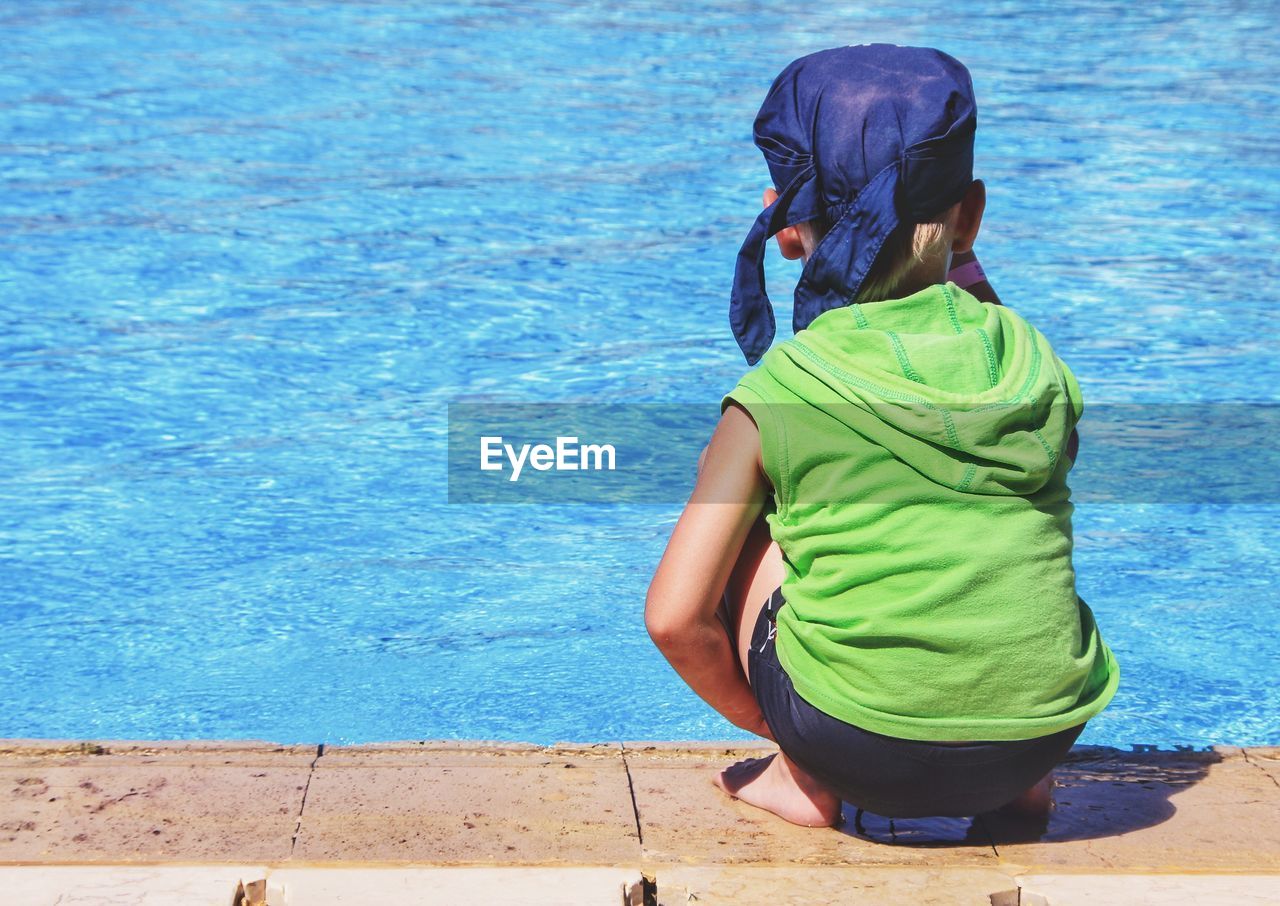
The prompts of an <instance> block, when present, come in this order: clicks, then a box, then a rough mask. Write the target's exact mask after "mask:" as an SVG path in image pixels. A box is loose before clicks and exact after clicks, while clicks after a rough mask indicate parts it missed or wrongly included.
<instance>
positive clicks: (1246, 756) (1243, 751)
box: [1240, 746, 1280, 787]
mask: <svg viewBox="0 0 1280 906" xmlns="http://www.w3.org/2000/svg"><path fill="white" fill-rule="evenodd" d="M1240 752H1241V754H1243V755H1244V760H1245V761H1246V762H1248V763H1249V764H1251V765H1253V766H1254V767H1255V768H1257V769H1258V770H1259V771H1262V773H1263V775H1264V776H1266V778H1267V779H1268V780H1270V781H1271V782H1272V783H1274V784H1275V785H1276V786H1277V787H1280V780H1277V779H1276V778H1275V777H1272V776H1271V772H1270V771H1268V770H1267V769H1266V768H1264V767H1263V766H1262V765H1260V764H1258V763H1257V762H1256V761H1254V760H1253V759H1252V758H1250V757H1249V749H1248V747H1247V746H1241V747H1240Z"/></svg>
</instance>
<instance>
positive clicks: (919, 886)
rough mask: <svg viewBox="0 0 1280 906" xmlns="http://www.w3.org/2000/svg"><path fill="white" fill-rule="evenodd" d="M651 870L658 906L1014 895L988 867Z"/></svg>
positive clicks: (968, 899) (807, 905) (810, 904)
mask: <svg viewBox="0 0 1280 906" xmlns="http://www.w3.org/2000/svg"><path fill="white" fill-rule="evenodd" d="M654 872H655V874H656V876H657V878H658V885H657V893H658V906H691V904H697V906H747V904H762V906H763V904H768V906H814V904H819V903H839V904H842V906H843V904H850V906H885V904H892V903H909V904H911V906H966V904H971V906H991V895H992V894H993V893H1002V892H1014V895H1015V899H1014V900H1013V903H1014V904H1017V899H1016V891H1017V887H1016V884H1015V882H1014V880H1013V879H1012V878H1011V877H1010V876H1009V875H1007V874H1004V873H1002V872H1000V871H997V870H994V869H990V868H963V867H947V868H933V867H929V866H920V867H918V868H886V867H875V868H869V867H865V866H860V867H856V868H855V867H852V866H833V867H811V868H803V869H801V868H798V867H796V866H785V867H779V866H745V865H715V866H691V865H673V866H661V867H658V868H656V869H654ZM1115 902H1119V901H1115ZM1053 906H1058V904H1057V901H1054V903H1053ZM1090 906H1099V904H1098V903H1096V902H1095V903H1092V904H1090Z"/></svg>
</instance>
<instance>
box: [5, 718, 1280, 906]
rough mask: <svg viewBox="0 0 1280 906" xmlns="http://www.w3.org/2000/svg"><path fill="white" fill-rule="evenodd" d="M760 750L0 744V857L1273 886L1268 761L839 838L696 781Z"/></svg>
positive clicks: (1198, 757)
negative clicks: (1195, 880)
mask: <svg viewBox="0 0 1280 906" xmlns="http://www.w3.org/2000/svg"><path fill="white" fill-rule="evenodd" d="M771 751H773V749H772V748H771V747H770V746H769V745H767V744H763V743H762V744H760V745H751V744H747V745H743V744H739V743H729V744H715V743H661V744H659V743H643V742H639V743H637V742H628V743H608V744H600V745H590V744H581V745H561V746H554V747H543V746H535V745H511V744H486V743H478V742H466V741H464V742H430V743H395V744H387V745H377V746H353V747H322V748H317V747H314V746H278V745H272V744H269V743H257V744H254V743H216V744H209V743H189V744H184V743H151V742H126V743H116V742H106V743H97V742H93V743H81V742H76V741H70V742H66V743H43V742H39V741H2V740H0V863H9V864H10V865H13V864H37V865H38V864H46V865H59V864H60V865H76V864H79V863H94V862H99V863H101V862H118V863H176V862H183V863H190V862H226V863H232V864H237V863H238V864H251V865H253V864H258V865H267V866H268V867H269V869H270V870H273V871H279V870H282V869H284V868H294V867H298V868H303V867H308V866H311V867H316V866H330V867H334V866H341V865H345V866H347V867H350V868H356V867H373V866H375V865H387V866H391V867H393V866H397V865H399V866H418V867H423V866H492V867H515V866H531V867H532V866H548V867H551V866H565V867H583V868H585V867H593V866H594V867H614V868H623V869H626V870H628V871H630V870H632V869H640V868H643V869H644V871H645V872H647V873H649V874H651V875H652V873H653V871H654V870H655V867H657V868H658V869H660V870H661V871H663V872H667V876H666V879H665V880H666V882H667V883H670V882H671V877H672V875H671V874H670V873H671V872H674V871H676V870H677V869H679V870H680V871H684V870H685V869H689V870H692V869H700V870H701V869H705V870H706V871H705V872H704V873H703V874H701V875H698V874H686V875H677V876H676V877H687V878H688V879H689V884H690V885H693V886H692V887H690V888H689V889H691V890H694V889H696V888H697V885H698V884H702V883H706V879H707V878H711V879H713V880H714V879H715V878H725V879H727V880H724V881H723V882H719V881H717V882H716V883H717V884H720V883H722V884H723V885H724V886H725V888H726V889H733V884H736V883H738V882H737V881H734V880H733V878H735V877H737V875H733V874H732V873H729V874H716V872H729V870H730V869H744V870H745V869H748V868H750V869H760V870H761V871H763V870H764V869H767V868H776V869H778V870H779V871H780V872H781V874H777V873H775V874H774V875H770V874H768V873H767V872H765V873H762V874H756V875H751V877H755V878H758V879H763V880H768V879H770V878H775V877H776V878H782V877H784V876H789V877H791V878H793V879H797V878H799V879H810V880H805V881H804V883H805V884H809V883H812V884H816V885H821V884H826V883H827V881H825V880H821V878H830V879H837V877H838V872H837V874H830V873H829V872H828V869H830V870H839V869H843V868H853V867H859V868H861V869H864V870H866V871H873V870H874V871H880V870H882V869H888V868H900V869H903V870H905V871H909V872H917V874H916V875H913V877H917V878H924V879H925V880H926V881H927V879H928V878H930V877H932V875H929V874H928V873H929V872H936V871H944V872H946V876H947V877H948V878H950V877H955V878H957V879H964V878H968V879H970V880H973V879H977V880H981V881H983V883H985V881H986V879H987V878H988V876H987V875H984V874H983V872H987V871H993V872H997V873H999V874H1001V875H1003V876H1005V877H1007V878H1013V877H1015V876H1024V875H1025V876H1028V877H1036V878H1040V879H1045V878H1057V877H1059V876H1064V877H1065V876H1069V875H1073V874H1077V873H1078V874H1080V875H1081V876H1085V875H1102V874H1105V875H1108V876H1110V875H1113V874H1132V873H1156V874H1160V873H1162V872H1166V873H1176V872H1191V873H1199V874H1201V875H1206V876H1207V875H1227V874H1236V875H1241V876H1243V875H1246V874H1248V875H1262V874H1265V873H1274V874H1275V876H1277V878H1278V879H1280V749H1275V748H1271V749H1249V750H1241V749H1238V748H1232V747H1222V748H1219V749H1215V750H1213V751H1210V752H1191V751H1185V752H1183V751H1178V752H1169V751H1162V752H1137V753H1130V752H1121V751H1118V750H1115V749H1107V748H1100V747H1092V746H1082V747H1077V748H1076V749H1074V750H1073V751H1072V753H1071V754H1070V755H1069V756H1068V759H1067V761H1066V763H1065V764H1064V765H1063V766H1062V767H1060V768H1059V770H1058V772H1057V783H1058V787H1057V789H1056V790H1055V796H1056V799H1057V803H1058V804H1057V807H1056V809H1055V810H1054V811H1053V813H1052V814H1051V815H1050V816H1049V818H1048V820H1046V821H1043V822H1039V823H1035V822H1026V821H1022V822H1016V823H1015V822H1011V821H1006V820H1002V819H998V818H996V817H994V816H990V815H988V816H981V817H979V818H972V819H968V818H966V819H918V820H915V819H912V820H907V819H904V820H900V821H890V820H889V819H887V818H884V817H881V816H877V815H872V814H870V813H864V815H863V816H862V821H861V827H858V826H855V825H854V822H853V815H852V810H851V809H847V810H846V823H845V825H844V827H842V828H839V829H827V828H822V829H810V828H800V827H795V826H793V825H790V824H788V823H786V822H785V821H782V820H781V819H778V818H776V817H774V816H772V815H769V814H767V813H765V812H762V811H759V810H757V809H754V808H752V807H750V806H748V805H746V804H744V803H742V802H740V801H737V800H734V799H731V798H729V797H727V796H725V795H724V794H723V793H722V792H721V791H720V790H719V789H717V788H716V787H714V786H713V785H712V783H711V778H712V776H713V775H714V773H715V771H716V770H718V769H720V768H723V767H725V766H726V765H728V764H730V763H732V762H733V761H735V760H738V759H739V758H742V757H754V756H759V755H761V754H764V753H767V752H771ZM798 866H804V867H805V870H804V871H803V872H799V873H797V871H796V870H795V869H796V868H797V867H798ZM819 868H821V869H823V870H822V871H818V870H817V869H819ZM59 870H61V869H59ZM919 872H924V874H919ZM819 876H821V878H820V877H819ZM384 877H390V876H389V875H388V876H384ZM744 877H745V876H744ZM878 877H879V878H880V879H881V880H882V881H884V882H885V883H890V884H897V883H899V882H901V883H903V884H907V883H915V882H914V881H912V882H908V881H907V880H903V879H901V878H896V877H895V876H893V875H891V874H882V875H878ZM906 877H907V876H903V878H906ZM1161 877H1163V875H1162V876H1161ZM699 879H702V880H699ZM763 880H762V883H763ZM834 882H835V881H834V880H833V881H832V883H834ZM1046 883H1047V882H1046ZM1055 883H1057V882H1055ZM1064 883H1065V882H1064ZM1162 883H1163V881H1162ZM659 889H664V888H663V880H662V879H661V878H660V880H659ZM702 889H703V890H704V893H705V894H706V896H708V897H709V896H712V895H713V894H714V895H719V894H718V893H717V892H716V891H715V890H714V889H710V888H705V887H704V888H702ZM798 889H799V888H798ZM823 889H825V888H823ZM1064 889H1066V888H1064ZM1224 889H1225V888H1224ZM1232 889H1233V890H1234V889H1235V888H1232ZM988 892H990V891H988ZM1062 895H1064V896H1065V894H1062ZM1072 895H1074V894H1072ZM818 901H821V897H819V899H818ZM14 902H18V901H14ZM1241 902H1248V900H1247V899H1246V900H1241ZM1054 906H1058V903H1056V902H1055V903H1054Z"/></svg>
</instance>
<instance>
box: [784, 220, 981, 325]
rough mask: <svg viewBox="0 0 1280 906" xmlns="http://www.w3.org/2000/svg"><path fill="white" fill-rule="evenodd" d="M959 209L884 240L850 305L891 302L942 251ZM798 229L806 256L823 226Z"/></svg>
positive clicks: (900, 229) (812, 224) (904, 228)
mask: <svg viewBox="0 0 1280 906" xmlns="http://www.w3.org/2000/svg"><path fill="white" fill-rule="evenodd" d="M959 208H960V206H959V204H958V203H957V204H956V205H953V206H952V207H950V208H948V209H947V210H945V211H943V212H942V213H941V214H939V215H938V219H937V220H932V221H927V222H925V223H917V224H914V225H912V224H905V223H904V224H900V225H899V226H898V228H897V229H896V230H894V231H893V232H892V233H890V234H889V237H888V238H887V239H886V240H885V242H884V247H883V248H881V249H880V254H878V255H877V256H876V263H875V264H874V265H873V266H872V268H871V272H870V273H868V274H867V276H866V279H864V280H863V281H862V286H861V287H859V288H858V294H857V296H855V297H854V299H853V301H854V302H879V301H881V300H882V299H892V298H894V296H895V294H896V293H897V291H898V288H899V287H900V286H902V284H903V282H904V281H905V280H906V279H907V277H908V276H909V275H910V274H911V272H912V271H913V270H915V269H916V267H917V266H918V265H919V264H920V263H921V262H923V261H925V260H927V259H929V258H932V257H934V256H936V255H940V254H942V253H943V252H944V251H945V250H946V242H947V228H948V227H950V226H951V225H952V223H953V222H954V220H955V216H956V215H957V214H958V213H959ZM799 226H800V227H801V228H802V229H801V233H802V234H803V235H802V239H801V241H802V242H804V244H805V249H806V252H807V253H808V252H812V250H813V249H815V248H817V245H818V242H819V241H821V239H822V236H823V235H824V234H825V233H826V230H825V229H823V228H822V227H823V224H821V223H820V222H818V221H814V220H810V221H805V222H803V223H801V224H799Z"/></svg>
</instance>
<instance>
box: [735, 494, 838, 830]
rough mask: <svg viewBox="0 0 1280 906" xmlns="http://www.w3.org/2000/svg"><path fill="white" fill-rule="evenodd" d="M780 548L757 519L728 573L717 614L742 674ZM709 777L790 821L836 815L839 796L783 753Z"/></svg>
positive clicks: (779, 572) (831, 820)
mask: <svg viewBox="0 0 1280 906" xmlns="http://www.w3.org/2000/svg"><path fill="white" fill-rule="evenodd" d="M782 577H783V569H782V552H781V551H780V550H778V546H777V545H776V544H774V543H773V539H772V538H770V537H769V526H768V524H767V523H766V522H765V521H764V520H763V519H761V520H759V521H758V522H757V523H756V524H755V526H753V527H752V529H751V532H750V533H749V534H748V535H747V540H746V541H745V542H744V543H743V545H742V552H741V554H739V556H738V562H737V564H736V565H735V566H734V568H733V573H732V574H731V575H730V577H729V584H728V587H727V588H726V589H725V600H724V602H723V610H722V612H721V618H722V619H723V620H724V621H725V626H726V628H727V629H728V630H729V634H730V637H731V638H732V639H734V640H735V641H736V643H737V647H738V658H739V661H740V662H741V664H742V672H743V675H744V676H747V675H749V674H748V673H747V652H748V650H749V649H750V647H751V635H752V632H753V631H754V629H755V625H756V621H757V620H758V619H759V617H760V611H761V610H762V609H763V608H764V605H765V602H766V601H767V600H768V599H769V596H770V595H771V594H773V592H774V590H775V589H776V588H777V587H778V586H779V585H781V584H782ZM712 782H713V783H715V785H716V786H718V787H720V789H722V790H724V791H725V792H726V793H728V794H729V795H730V796H733V797H734V798H736V799H741V800H742V801H743V802H746V803H748V804H750V805H754V806H757V807H759V808H762V809H765V810H767V811H770V812H773V814H775V815H777V816H778V817H780V818H784V819H786V820H787V821H790V822H791V823H792V824H800V825H803V826H805V827H830V826H831V825H833V824H836V823H837V822H838V821H839V820H840V797H838V796H837V795H836V794H835V793H833V792H831V791H830V790H828V789H827V788H826V787H825V786H823V785H822V784H821V783H820V782H819V781H817V780H816V779H814V778H813V777H812V776H810V775H809V774H806V773H805V772H804V770H803V769H802V768H800V766H799V765H797V764H796V763H795V762H793V761H792V760H791V759H789V758H788V757H787V756H786V755H785V754H784V753H782V752H778V753H776V754H774V755H770V756H768V757H766V758H748V759H745V760H743V761H739V762H738V763H737V764H734V765H731V766H730V767H727V768H725V769H724V770H723V771H720V772H718V773H717V774H716V776H715V777H714V778H713V779H712Z"/></svg>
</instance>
